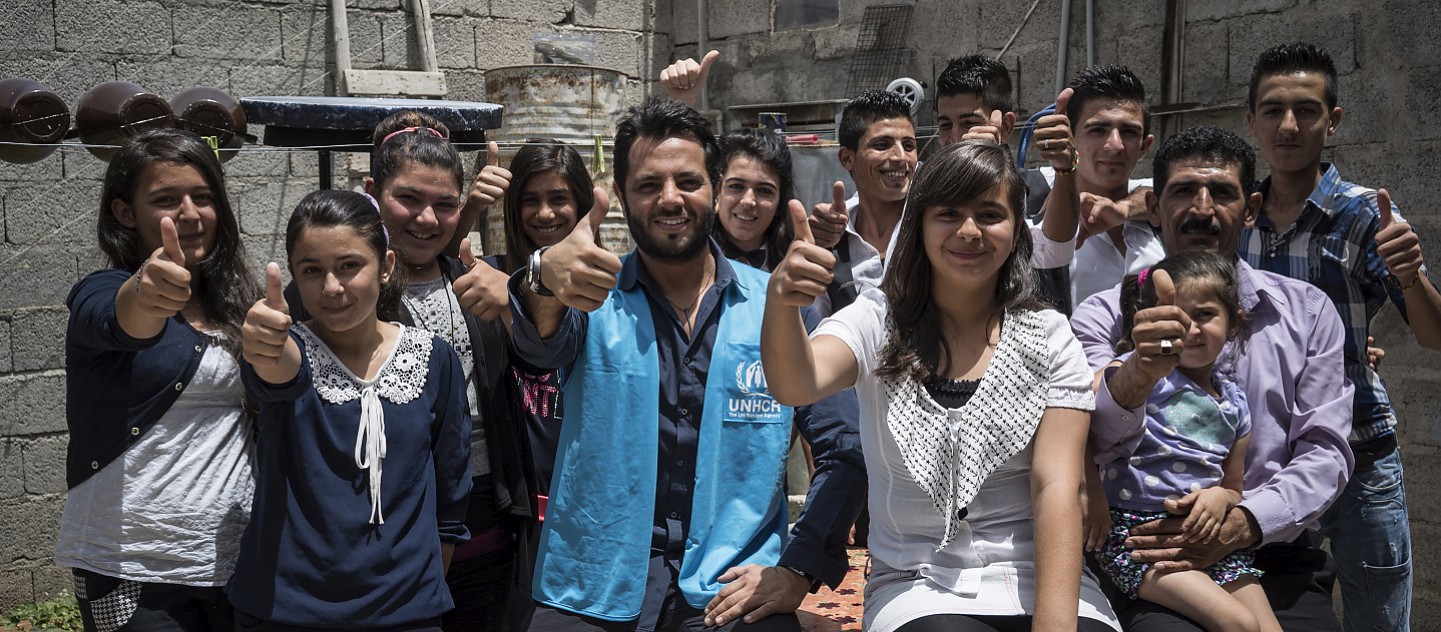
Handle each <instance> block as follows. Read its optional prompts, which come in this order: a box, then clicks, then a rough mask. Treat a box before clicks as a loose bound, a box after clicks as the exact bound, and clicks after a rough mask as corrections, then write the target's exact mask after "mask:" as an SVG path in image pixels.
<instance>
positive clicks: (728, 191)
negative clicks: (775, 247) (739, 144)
mask: <svg viewBox="0 0 1441 632" xmlns="http://www.w3.org/2000/svg"><path fill="white" fill-rule="evenodd" d="M779 206H780V176H779V175H778V174H776V170H775V169H772V168H771V167H770V166H768V165H766V164H765V163H763V162H761V161H759V160H756V159H755V158H752V157H750V156H745V155H740V156H736V157H735V158H732V159H731V161H730V164H729V165H727V166H726V170H725V175H724V176H722V177H721V192H720V195H719V196H718V197H717V198H716V217H717V219H718V221H720V224H721V227H722V228H724V229H725V234H726V236H727V237H728V238H729V239H730V240H731V242H732V243H734V244H735V245H736V246H738V247H740V248H741V249H742V250H755V249H757V248H760V247H761V246H762V245H764V244H765V238H766V229H768V228H770V226H771V222H772V221H774V220H775V217H776V208H777V207H779Z"/></svg>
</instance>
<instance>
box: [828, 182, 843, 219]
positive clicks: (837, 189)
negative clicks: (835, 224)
mask: <svg viewBox="0 0 1441 632" xmlns="http://www.w3.org/2000/svg"><path fill="white" fill-rule="evenodd" d="M831 212H832V213H845V212H846V183H844V182H841V181H840V180H836V183H835V184H832V185H831Z"/></svg>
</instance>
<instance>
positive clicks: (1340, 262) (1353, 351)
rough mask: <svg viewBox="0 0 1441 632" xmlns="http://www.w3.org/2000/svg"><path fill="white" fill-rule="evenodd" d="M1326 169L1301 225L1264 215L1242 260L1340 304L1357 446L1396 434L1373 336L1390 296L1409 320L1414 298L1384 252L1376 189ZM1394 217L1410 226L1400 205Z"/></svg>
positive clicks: (1249, 234) (1265, 185) (1246, 235)
mask: <svg viewBox="0 0 1441 632" xmlns="http://www.w3.org/2000/svg"><path fill="white" fill-rule="evenodd" d="M1321 168H1322V170H1323V171H1324V173H1323V175H1322V176H1321V182H1320V183H1318V184H1317V185H1316V188H1315V190H1313V191H1311V195H1310V197H1308V198H1307V199H1306V202H1305V206H1304V207H1303V208H1302V209H1301V214H1300V215H1299V216H1298V217H1297V218H1296V221H1295V222H1294V223H1293V224H1292V225H1291V226H1290V227H1287V228H1286V229H1285V230H1283V231H1279V232H1278V230H1277V228H1276V226H1275V225H1274V224H1272V223H1271V220H1270V218H1268V217H1267V216H1266V215H1265V214H1264V213H1263V214H1262V215H1261V216H1260V217H1259V218H1258V219H1257V220H1256V225H1255V226H1254V227H1253V228H1248V229H1246V230H1244V231H1242V233H1241V245H1240V252H1239V254H1240V256H1241V257H1242V258H1243V259H1245V261H1246V263H1248V264H1250V265H1251V266H1252V267H1254V268H1256V269H1258V270H1266V271H1268V272H1274V273H1276V274H1280V275H1284V276H1288V277H1291V278H1293V279H1300V280H1303V281H1309V282H1311V283H1312V284H1313V285H1315V286H1316V287H1319V288H1321V290H1323V291H1324V292H1326V295H1327V296H1329V297H1331V301H1332V302H1334V303H1335V305H1336V310H1337V312H1338V313H1339V314H1340V315H1341V322H1342V323H1343V324H1344V325H1345V327H1346V345H1345V356H1346V379H1347V380H1348V381H1350V382H1351V383H1352V384H1354V385H1355V387H1356V400H1355V403H1354V404H1353V408H1352V411H1353V413H1352V414H1353V425H1352V430H1351V437H1350V439H1351V443H1352V444H1356V443H1360V442H1363V441H1367V440H1370V439H1375V438H1377V437H1382V436H1385V435H1388V434H1393V433H1394V432H1395V430H1394V428H1395V427H1396V415H1395V413H1394V412H1393V411H1392V409H1391V397H1390V396H1389V395H1387V393H1386V384H1385V383H1384V382H1383V381H1382V380H1381V376H1380V375H1378V374H1377V373H1376V372H1375V371H1373V370H1371V369H1370V368H1369V367H1368V366H1366V336H1367V334H1368V331H1369V329H1370V323H1371V319H1372V318H1374V317H1375V316H1376V312H1378V311H1380V310H1381V306H1382V305H1383V304H1384V303H1385V302H1386V299H1387V298H1388V297H1389V298H1390V299H1391V302H1392V304H1394V305H1395V306H1396V309H1397V310H1399V311H1400V312H1401V317H1402V318H1405V317H1406V299H1405V297H1404V296H1403V294H1402V292H1401V288H1400V286H1399V285H1398V284H1397V282H1396V279H1395V278H1394V277H1392V276H1391V274H1390V272H1388V271H1387V270H1386V263H1385V261H1384V260H1383V259H1382V257H1381V255H1380V253H1378V252H1377V250H1376V233H1377V232H1378V231H1379V230H1380V229H1381V216H1380V210H1379V209H1378V208H1377V206H1376V190H1375V189H1368V188H1366V187H1363V186H1360V185H1357V184H1353V183H1350V182H1347V181H1345V180H1342V179H1341V174H1340V173H1339V172H1338V171H1337V170H1336V166H1335V165H1333V164H1330V163H1324V162H1323V163H1321ZM1270 189H1271V180H1270V179H1269V178H1267V179H1266V180H1265V181H1264V182H1262V183H1261V184H1260V186H1259V187H1258V188H1257V190H1258V191H1260V192H1261V194H1262V195H1263V196H1264V195H1266V194H1267V193H1269V192H1270ZM1391 212H1392V213H1394V214H1395V217H1396V221H1398V222H1401V221H1405V220H1403V219H1402V218H1401V213H1400V211H1399V210H1397V209H1396V208H1395V205H1392V209H1391Z"/></svg>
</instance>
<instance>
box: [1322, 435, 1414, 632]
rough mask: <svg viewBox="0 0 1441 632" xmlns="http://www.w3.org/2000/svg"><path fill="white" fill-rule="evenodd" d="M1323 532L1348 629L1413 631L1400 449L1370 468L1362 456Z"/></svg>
mask: <svg viewBox="0 0 1441 632" xmlns="http://www.w3.org/2000/svg"><path fill="white" fill-rule="evenodd" d="M1321 529H1322V532H1323V533H1324V534H1325V535H1326V536H1327V537H1329V538H1330V539H1331V555H1332V556H1334V557H1335V558H1336V564H1337V566H1339V567H1340V568H1339V573H1338V574H1339V576H1340V580H1341V603H1342V605H1343V618H1344V623H1345V626H1346V631H1347V632H1362V631H1363V630H1387V631H1391V630H1399V631H1402V632H1405V631H1407V630H1410V626H1411V623H1410V619H1411V524H1410V521H1409V519H1408V517H1407V515H1406V485H1405V484H1404V483H1403V482H1402V480H1401V451H1400V450H1399V449H1395V450H1392V451H1391V453H1390V454H1387V455H1385V456H1381V457H1379V458H1377V459H1376V460H1375V461H1374V462H1371V463H1370V464H1369V465H1368V464H1367V460H1366V458H1365V457H1364V456H1363V455H1361V454H1358V455H1357V467H1356V471H1354V472H1352V473H1351V481H1350V482H1349V483H1347V484H1346V489H1345V490H1344V491H1343V492H1342V493H1341V497H1340V498H1338V499H1336V503H1335V504H1333V505H1331V508H1330V509H1329V510H1327V511H1326V514H1325V515H1324V516H1322V517H1321Z"/></svg>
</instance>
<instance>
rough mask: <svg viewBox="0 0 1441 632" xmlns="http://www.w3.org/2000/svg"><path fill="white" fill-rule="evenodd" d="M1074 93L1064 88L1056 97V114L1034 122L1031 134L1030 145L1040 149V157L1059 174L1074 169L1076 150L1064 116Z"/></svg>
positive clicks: (1067, 120)
mask: <svg viewBox="0 0 1441 632" xmlns="http://www.w3.org/2000/svg"><path fill="white" fill-rule="evenodd" d="M1074 93H1075V91H1074V90H1072V89H1070V88H1066V89H1065V90H1062V91H1061V94H1059V95H1057V96H1056V113H1055V114H1048V115H1046V116H1043V117H1041V118H1040V120H1037V121H1036V128H1035V131H1034V132H1032V133H1031V143H1032V145H1034V146H1036V147H1040V148H1041V157H1042V158H1045V159H1046V160H1049V161H1050V162H1051V168H1053V169H1055V170H1056V171H1057V172H1060V173H1070V172H1072V171H1074V170H1075V168H1076V150H1075V147H1073V146H1072V142H1071V119H1070V117H1068V116H1066V106H1067V105H1069V104H1070V103H1071V95H1072V94H1074Z"/></svg>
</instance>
